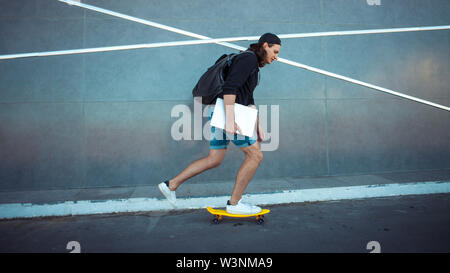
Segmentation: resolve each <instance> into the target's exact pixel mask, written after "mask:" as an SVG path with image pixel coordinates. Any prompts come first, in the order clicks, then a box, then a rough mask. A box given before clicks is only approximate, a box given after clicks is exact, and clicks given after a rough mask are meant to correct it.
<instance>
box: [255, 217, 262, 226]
mask: <svg viewBox="0 0 450 273" xmlns="http://www.w3.org/2000/svg"><path fill="white" fill-rule="evenodd" d="M256 223H257V224H258V225H261V224H262V223H264V219H262V218H259V219H258V220H256Z"/></svg>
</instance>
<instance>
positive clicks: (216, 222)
mask: <svg viewBox="0 0 450 273" xmlns="http://www.w3.org/2000/svg"><path fill="white" fill-rule="evenodd" d="M212 222H213V224H216V225H218V224H219V223H220V221H219V218H218V217H216V218H214V219H213V220H212Z"/></svg>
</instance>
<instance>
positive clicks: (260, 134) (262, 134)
mask: <svg viewBox="0 0 450 273" xmlns="http://www.w3.org/2000/svg"><path fill="white" fill-rule="evenodd" d="M257 133H258V142H263V141H265V140H266V133H265V132H264V129H263V128H262V127H261V126H260V125H259V124H258V130H257Z"/></svg>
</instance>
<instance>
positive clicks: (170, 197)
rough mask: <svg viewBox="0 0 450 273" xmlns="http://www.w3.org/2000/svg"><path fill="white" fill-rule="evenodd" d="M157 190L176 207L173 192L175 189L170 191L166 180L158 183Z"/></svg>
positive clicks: (175, 197) (175, 198)
mask: <svg viewBox="0 0 450 273" xmlns="http://www.w3.org/2000/svg"><path fill="white" fill-rule="evenodd" d="M158 188H159V190H160V191H161V193H162V194H163V195H164V196H165V197H166V198H167V200H168V201H169V203H170V204H171V205H172V206H173V207H174V208H176V207H177V196H176V194H175V191H171V190H170V189H169V187H168V186H167V185H166V182H162V183H160V184H159V185H158Z"/></svg>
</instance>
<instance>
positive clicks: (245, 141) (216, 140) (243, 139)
mask: <svg viewBox="0 0 450 273" xmlns="http://www.w3.org/2000/svg"><path fill="white" fill-rule="evenodd" d="M213 112H214V108H213V107H211V109H210V110H209V113H208V120H210V121H211V118H212V115H213ZM230 140H231V141H232V142H233V144H234V145H236V146H237V147H239V148H245V147H248V146H250V145H253V144H255V143H256V141H257V139H256V137H248V136H243V135H239V134H234V136H233V137H231V135H230V134H227V133H226V132H225V131H224V130H223V129H220V128H217V127H214V126H211V140H210V141H209V148H210V149H212V150H217V149H226V148H227V146H228V144H229V143H230Z"/></svg>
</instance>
